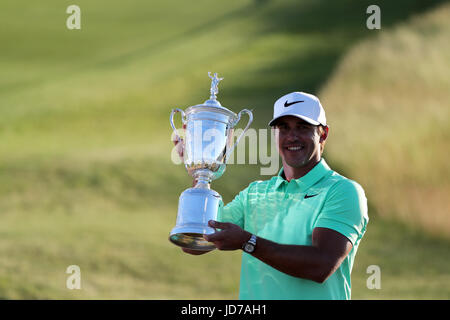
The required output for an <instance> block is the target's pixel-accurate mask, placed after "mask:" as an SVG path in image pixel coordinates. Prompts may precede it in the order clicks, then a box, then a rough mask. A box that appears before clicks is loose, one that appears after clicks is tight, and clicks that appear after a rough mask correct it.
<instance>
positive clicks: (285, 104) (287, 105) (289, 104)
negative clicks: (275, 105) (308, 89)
mask: <svg viewBox="0 0 450 320" xmlns="http://www.w3.org/2000/svg"><path fill="white" fill-rule="evenodd" d="M300 102H305V101H304V100H299V101H294V102H289V103H288V102H287V100H286V102H285V103H284V107H285V108H287V107H289V106H292V105H293V104H296V103H300Z"/></svg>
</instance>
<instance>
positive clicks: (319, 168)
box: [275, 158, 332, 191]
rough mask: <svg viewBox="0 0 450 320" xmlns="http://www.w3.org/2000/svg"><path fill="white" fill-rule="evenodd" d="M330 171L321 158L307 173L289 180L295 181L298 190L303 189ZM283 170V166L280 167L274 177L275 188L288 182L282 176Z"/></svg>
mask: <svg viewBox="0 0 450 320" xmlns="http://www.w3.org/2000/svg"><path fill="white" fill-rule="evenodd" d="M331 171H332V170H331V169H330V167H329V166H328V164H327V163H326V162H325V159H324V158H322V159H321V160H320V161H319V163H318V164H316V165H315V166H314V168H312V169H311V170H310V171H309V172H308V173H307V174H305V175H304V176H303V177H301V178H298V179H292V180H291V181H290V182H294V183H296V184H297V186H298V187H299V188H300V190H302V191H304V190H306V189H308V188H309V187H311V186H312V185H313V184H315V183H316V182H317V181H319V180H320V179H322V177H323V176H324V175H325V174H327V173H328V172H331ZM283 172H284V170H283V168H281V170H280V172H279V173H278V176H277V177H276V178H277V180H276V181H275V189H278V188H279V187H280V186H281V185H282V184H283V183H284V182H286V183H288V181H287V180H286V179H284V178H283Z"/></svg>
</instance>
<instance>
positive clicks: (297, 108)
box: [269, 92, 327, 126]
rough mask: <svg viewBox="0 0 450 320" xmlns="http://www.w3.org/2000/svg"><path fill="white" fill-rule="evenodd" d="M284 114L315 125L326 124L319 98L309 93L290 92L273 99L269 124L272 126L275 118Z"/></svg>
mask: <svg viewBox="0 0 450 320" xmlns="http://www.w3.org/2000/svg"><path fill="white" fill-rule="evenodd" d="M284 116H294V117H297V118H300V119H302V120H305V121H306V122H309V123H311V124H313V125H315V126H317V125H319V124H321V125H323V126H326V125H327V120H326V117H325V110H324V109H323V108H322V105H321V104H320V101H319V98H317V97H316V96H314V95H312V94H309V93H304V92H291V93H288V94H286V95H284V96H282V97H281V98H280V99H278V100H277V101H275V104H274V106H273V119H272V121H270V122H269V126H273V124H274V122H275V121H276V120H277V119H279V118H281V117H284Z"/></svg>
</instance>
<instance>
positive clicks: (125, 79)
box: [0, 0, 449, 299]
mask: <svg viewBox="0 0 450 320" xmlns="http://www.w3.org/2000/svg"><path fill="white" fill-rule="evenodd" d="M439 2H440V1H412V2H411V1H398V2H396V3H395V4H393V3H391V2H388V1H381V2H380V3H379V5H380V6H381V7H382V26H383V29H382V30H383V31H382V32H383V33H385V32H387V33H389V34H390V33H391V30H390V27H391V26H394V25H395V24H397V23H399V22H402V21H405V20H407V19H409V18H410V17H411V16H413V15H420V14H422V13H423V12H424V11H425V10H426V9H429V8H431V7H433V6H435V5H436V4H438V3H439ZM70 4H72V3H71V1H56V0H53V1H50V0H47V1H44V2H40V3H28V2H25V1H12V0H7V1H2V4H1V5H0V15H1V20H0V21H1V25H2V28H0V41H1V43H2V50H1V53H0V70H2V72H1V73H0V112H1V117H0V137H1V141H2V145H1V147H0V170H1V173H2V174H1V178H0V212H1V217H2V220H1V221H2V223H1V224H0V234H1V237H2V240H3V241H2V242H1V245H0V254H1V255H2V257H4V259H2V260H1V261H0V297H1V298H9V299H10V298H17V299H23V298H27V299H36V298H41V299H45V298H47V299H57V298H63V299H67V298H69V299H70V298H74V299H78V298H88V299H93V298H98V299H119V298H126V299H132V298H135V299H136V298H137V299H140V298H149V299H199V298H200V299H219V298H225V299H226V298H231V299H234V298H237V296H238V295H237V291H238V280H239V270H240V253H239V252H233V253H230V252H226V253H224V252H213V253H211V254H208V255H206V256H202V257H191V256H188V255H184V254H181V251H180V250H179V249H178V248H175V247H174V246H173V245H172V244H170V243H169V242H168V241H167V236H168V232H169V230H170V229H171V228H172V227H173V225H174V223H175V217H176V208H177V202H178V196H179V194H180V193H181V192H182V191H183V190H184V189H186V188H187V187H189V186H190V179H189V177H188V176H187V174H186V172H185V170H184V169H183V168H182V166H175V165H174V164H173V163H172V162H171V160H170V153H171V149H172V144H171V142H170V134H171V129H170V126H169V123H168V116H169V112H170V110H171V109H172V108H173V107H180V108H186V107H187V106H190V105H193V104H197V103H200V102H202V101H204V100H206V98H207V97H208V93H209V91H208V90H209V79H208V78H207V77H206V73H207V71H216V72H219V74H220V75H221V76H224V77H225V80H224V81H223V82H221V85H220V93H219V100H220V101H221V102H222V104H223V105H225V106H226V107H228V108H230V109H232V110H234V111H239V110H240V109H242V108H253V109H254V114H255V123H254V125H252V127H253V128H265V127H266V124H267V121H268V120H269V119H270V117H271V113H272V103H273V101H274V100H275V99H276V98H277V97H278V96H281V95H282V94H285V93H287V92H289V91H293V90H303V91H307V92H308V91H309V92H312V93H320V95H321V97H322V94H323V96H324V98H325V101H326V102H324V106H325V108H326V109H327V112H328V110H329V108H328V106H330V112H329V113H328V118H329V120H330V123H332V130H333V131H332V132H333V135H334V134H335V133H336V136H335V137H336V138H334V137H333V136H330V138H331V139H333V140H331V139H330V142H329V144H328V145H327V149H329V152H328V150H327V160H328V161H329V162H330V163H332V164H333V165H335V168H339V169H342V170H343V172H344V173H345V174H346V175H348V176H351V177H352V178H354V179H355V180H357V181H359V182H361V184H362V185H363V186H364V187H366V185H367V186H368V191H369V192H368V198H369V201H371V203H370V205H371V210H370V215H371V218H372V220H371V222H370V225H369V230H368V232H367V235H366V238H365V239H364V240H363V242H362V244H361V247H360V251H359V253H358V257H357V259H356V263H355V268H354V271H353V279H352V281H353V288H354V290H353V298H448V297H449V291H448V286H446V287H447V288H443V287H442V283H448V282H449V278H448V272H446V266H448V254H447V252H448V249H449V244H448V242H447V241H446V240H442V239H440V237H441V235H439V234H438V235H434V236H429V235H426V234H425V235H423V234H422V233H423V230H422V229H421V228H419V226H417V225H413V226H405V225H404V223H403V222H404V221H403V222H402V223H399V222H398V221H397V220H395V219H394V221H391V220H389V219H391V217H392V216H393V217H397V216H398V215H396V213H395V212H392V213H389V214H384V211H383V206H382V203H380V201H379V198H378V197H379V194H380V190H382V189H383V188H384V185H382V184H377V185H375V186H374V187H373V186H372V184H371V181H370V180H367V178H368V177H373V176H374V175H373V171H371V170H372V168H369V169H367V168H365V169H364V170H359V168H354V167H353V166H345V163H346V162H345V161H344V160H345V159H343V157H344V156H348V152H347V151H348V149H347V148H345V150H346V151H345V152H341V151H340V150H339V146H346V144H351V143H353V142H352V140H351V138H352V137H348V136H345V135H344V134H343V132H345V128H347V127H346V126H350V127H351V126H352V125H356V124H355V122H356V121H358V119H363V118H359V116H362V115H361V114H359V113H358V115H357V116H356V119H355V118H352V117H351V115H349V114H348V113H342V114H340V113H339V112H340V111H339V109H335V108H337V107H335V105H334V103H333V102H334V99H333V98H332V97H333V96H332V94H340V93H345V92H341V91H340V89H341V87H340V86H344V88H345V84H346V81H347V74H346V73H345V69H346V68H345V61H346V60H345V59H349V58H347V57H348V55H347V53H348V52H350V56H352V48H353V46H354V45H357V44H358V43H359V41H360V40H363V39H368V41H369V42H368V44H366V46H370V45H371V44H372V45H373V43H375V45H376V44H377V43H379V40H378V39H377V36H376V35H377V34H378V33H380V32H377V31H369V30H367V29H366V28H365V19H366V14H365V9H366V8H367V6H368V5H369V4H370V3H369V2H368V1H343V2H340V3H330V2H325V1H312V0H309V1H308V0H305V1H267V2H265V3H264V4H263V5H261V4H257V3H255V2H253V1H227V2H214V4H212V3H211V1H206V0H199V1H196V3H195V4H188V3H185V2H181V1H152V2H151V3H148V2H144V1H137V0H131V1H128V2H127V3H119V2H110V1H104V0H102V1H96V2H92V1H86V0H80V1H78V2H77V4H78V5H79V6H80V8H81V10H82V29H81V30H79V31H70V30H67V29H66V27H65V19H66V18H67V16H68V15H67V14H65V9H66V7H67V6H68V5H70ZM439 10H440V11H443V12H447V11H448V10H447V11H444V10H443V9H439ZM447 16H448V15H447ZM408 21H409V20H408ZM410 24H411V23H410V22H408V25H406V26H405V27H404V28H406V29H407V30H409V29H410V28H411V27H410ZM415 24H416V23H415V22H412V25H413V26H414V25H415ZM436 28H437V29H438V30H442V27H441V26H440V25H439V26H438V27H436ZM444 30H447V29H444ZM394 34H395V32H394ZM447 34H448V33H447ZM394 36H395V35H394ZM433 39H434V38H433ZM425 40H426V39H425ZM425 40H423V41H425ZM394 44H395V43H394ZM433 44H435V45H436V44H438V45H439V44H440V43H434V42H433ZM382 45H383V46H386V47H389V46H391V45H392V44H391V43H390V42H388V43H385V42H383V43H382ZM445 52H448V51H445ZM402 54H405V52H402ZM360 55H361V57H360V59H361V60H364V58H366V59H369V60H370V59H371V56H370V54H369V53H368V52H364V51H363V53H361V54H360ZM342 58H343V61H344V67H339V66H340V64H339V61H340V60H341V59H342ZM415 62H417V61H415ZM419 62H420V61H419ZM361 63H363V62H361ZM394 67H395V68H396V67H397V66H396V65H395V66H393V67H392V68H394ZM335 68H337V71H336V75H335V76H334V77H333V78H332V79H336V80H331V82H327V80H328V77H329V75H330V73H331V72H332V71H333V70H335ZM361 68H364V66H363V65H362V66H361ZM341 69H343V70H344V71H340V70H341ZM363 70H366V69H363ZM433 70H435V69H433ZM403 71H404V70H403V69H402V72H403ZM339 72H343V73H344V75H345V77H344V76H341V77H343V79H341V78H340V74H339ZM365 74H366V73H365V72H364V73H363V74H356V75H348V77H349V78H350V79H354V81H355V82H356V83H357V82H358V81H363V79H365V78H364V75H365ZM443 79H446V80H447V81H448V77H446V76H445V75H444V76H443ZM400 80H403V79H400ZM404 80H408V83H409V82H410V80H409V79H404ZM400 82H401V81H399V83H400ZM404 82H405V83H406V81H404ZM325 83H327V86H326V87H325V88H324V89H322V86H323V85H324V84H325ZM430 87H433V86H430ZM334 88H339V89H334ZM352 89H353V88H352ZM333 90H336V91H333ZM373 90H374V92H375V90H378V88H374V89H373ZM334 92H337V93H334ZM402 96H405V97H407V95H406V94H405V92H402ZM355 99H356V98H355ZM446 101H448V99H447V100H446ZM355 108H356V107H355ZM368 117H370V114H369V115H368ZM396 117H398V115H397V114H396ZM351 120H353V121H355V122H351V123H350V121H351ZM340 122H342V123H343V124H344V123H345V126H344V127H341V128H339V127H338V125H337V123H340ZM364 122H367V120H366V119H364ZM368 123H370V122H368ZM335 124H336V125H335ZM427 129H428V127H427V128H425V129H424V130H425V131H426V130H427ZM402 130H403V127H398V131H400V132H403V131H402ZM381 132H382V131H381V130H379V129H377V128H372V130H371V133H378V134H381ZM367 137H368V134H366V135H361V139H365V138H367ZM362 141H364V140H362ZM366 141H368V140H366ZM376 146H377V145H375V146H373V145H370V147H374V148H375V147H376ZM359 147H361V146H359ZM368 149H369V148H368ZM414 150H415V149H414ZM433 150H434V147H433ZM363 151H364V153H365V152H366V149H361V152H363ZM369 151H370V150H369ZM369 151H368V152H369ZM370 152H371V151H370ZM368 154H370V153H368ZM362 156H363V155H362ZM384 169H385V167H383V170H384ZM444 169H445V167H440V170H444ZM381 172H382V171H381ZM388 172H389V174H392V172H391V171H386V174H387V173H388ZM261 178H263V179H266V178H267V177H264V176H263V177H261V176H260V175H259V167H258V166H256V165H245V166H237V165H232V166H229V167H228V168H227V172H226V174H225V175H224V176H223V177H222V178H221V179H220V180H219V181H216V182H214V184H213V188H214V189H215V190H217V191H218V192H220V193H221V194H222V196H223V198H224V200H225V201H226V202H227V201H230V200H231V199H232V197H233V196H234V195H235V194H236V193H237V192H238V191H239V190H241V189H242V188H244V187H245V186H246V185H247V184H248V183H249V182H251V181H253V180H256V179H261ZM382 178H383V175H380V179H382ZM400 187H401V189H399V190H398V192H399V193H401V192H404V190H405V189H406V190H408V189H407V188H408V186H400ZM400 187H399V188H400ZM403 199H404V200H403V201H407V200H408V198H407V197H404V198H403ZM393 208H397V207H393ZM376 213H379V214H376ZM414 228H418V229H414ZM386 243H389V244H390V247H389V248H388V247H387V246H386ZM72 264H76V265H79V266H80V268H81V273H82V284H81V285H82V290H79V291H77V290H73V291H71V290H68V289H66V287H65V281H66V278H67V276H68V275H67V274H65V270H66V268H67V267H68V266H69V265H72ZM371 264H376V265H380V267H381V270H382V290H379V291H377V290H368V289H367V288H366V286H365V281H366V279H367V277H368V275H367V274H366V272H365V270H366V268H367V266H368V265H371ZM417 279H420V280H417Z"/></svg>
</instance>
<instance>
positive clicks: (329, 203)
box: [315, 180, 369, 245]
mask: <svg viewBox="0 0 450 320" xmlns="http://www.w3.org/2000/svg"><path fill="white" fill-rule="evenodd" d="M368 221H369V217H368V215H367V199H366V196H365V194H364V190H363V189H362V187H361V186H360V185H359V184H358V183H356V182H354V181H352V180H343V181H341V182H338V183H336V184H335V185H334V186H332V187H331V188H330V190H329V191H328V194H327V198H326V200H325V203H324V206H323V209H322V211H321V213H320V214H319V217H318V219H317V222H316V225H315V227H321V228H328V229H333V230H335V231H337V232H339V233H341V234H342V235H344V236H345V237H347V238H348V239H349V240H350V241H351V243H352V244H353V245H355V243H356V242H357V241H358V239H360V238H361V237H362V236H363V235H364V232H365V231H366V226H367V223H368Z"/></svg>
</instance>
